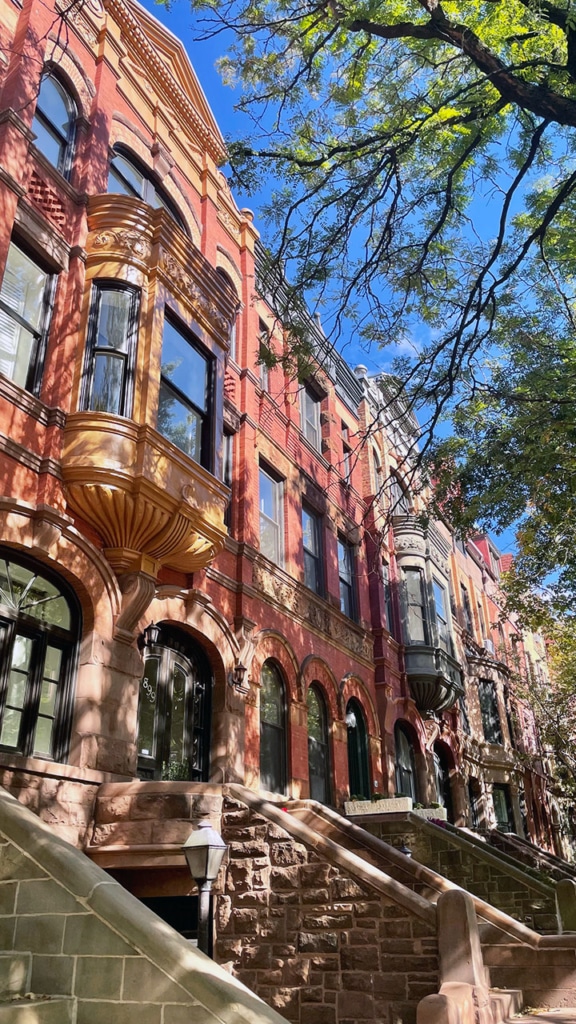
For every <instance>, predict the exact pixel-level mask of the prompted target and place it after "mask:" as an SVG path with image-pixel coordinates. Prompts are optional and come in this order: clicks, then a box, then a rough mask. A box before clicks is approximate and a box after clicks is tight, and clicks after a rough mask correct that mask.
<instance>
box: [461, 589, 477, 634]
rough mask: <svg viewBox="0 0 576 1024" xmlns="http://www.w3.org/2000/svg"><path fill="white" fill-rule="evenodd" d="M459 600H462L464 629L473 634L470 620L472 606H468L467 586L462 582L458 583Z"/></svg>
mask: <svg viewBox="0 0 576 1024" xmlns="http://www.w3.org/2000/svg"><path fill="white" fill-rule="evenodd" d="M460 600H461V602H462V618H463V620H464V629H465V630H466V631H467V632H468V633H470V635H473V634H474V625H473V622H472V608H471V606H470V596H469V594H468V587H467V586H466V585H465V584H464V583H461V584H460Z"/></svg>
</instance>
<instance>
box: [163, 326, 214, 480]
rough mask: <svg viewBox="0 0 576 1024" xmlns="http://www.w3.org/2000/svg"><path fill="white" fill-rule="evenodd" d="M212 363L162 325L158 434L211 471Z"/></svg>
mask: <svg viewBox="0 0 576 1024" xmlns="http://www.w3.org/2000/svg"><path fill="white" fill-rule="evenodd" d="M211 410H212V363H211V360H210V358H209V357H208V356H206V355H204V353H203V352H202V351H201V350H200V348H199V347H198V346H197V345H196V344H195V343H194V341H193V340H192V338H191V337H189V336H188V335H187V334H185V333H184V332H183V331H181V330H179V329H178V328H177V327H175V326H174V324H173V323H172V322H171V321H170V320H165V321H164V339H163V343H162V365H161V369H160V400H159V404H158V422H157V429H158V431H159V432H160V433H161V434H162V435H163V436H164V437H166V438H167V439H168V440H169V441H171V442H172V444H175V445H176V447H177V448H180V449H181V450H182V451H183V452H185V453H186V455H189V456H190V458H192V459H194V461H195V462H199V463H200V464H201V465H202V466H205V467H206V468H207V469H210V466H211V462H212V453H211V445H210V428H211Z"/></svg>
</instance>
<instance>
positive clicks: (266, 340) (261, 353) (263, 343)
mask: <svg viewBox="0 0 576 1024" xmlns="http://www.w3.org/2000/svg"><path fill="white" fill-rule="evenodd" d="M258 338H259V342H258V361H259V373H260V387H261V388H262V391H269V390H270V371H269V368H268V363H269V361H270V331H269V330H268V327H267V326H266V324H265V323H264V321H263V320H259V321H258Z"/></svg>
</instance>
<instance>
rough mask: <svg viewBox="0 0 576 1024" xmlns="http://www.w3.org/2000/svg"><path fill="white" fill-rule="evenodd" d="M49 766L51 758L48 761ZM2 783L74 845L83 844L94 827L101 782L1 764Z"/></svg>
mask: <svg viewBox="0 0 576 1024" xmlns="http://www.w3.org/2000/svg"><path fill="white" fill-rule="evenodd" d="M46 766H49V762H46ZM0 786H2V787H3V788H4V789H6V790H8V792H9V793H11V794H12V796H15V797H16V799H17V800H18V801H19V802H20V803H21V804H23V805H24V807H28V808H29V809H30V810H31V811H34V813H35V814H37V815H38V817H39V818H41V820H42V821H45V822H46V824H47V825H49V826H50V828H51V829H52V830H53V831H54V832H56V834H57V835H59V836H61V837H62V839H65V840H66V841H67V842H68V843H72V845H73V846H80V847H81V846H83V845H84V842H85V839H86V836H87V834H88V832H89V830H90V828H91V822H92V817H93V808H94V802H95V800H96V794H97V792H98V784H97V783H93V782H87V781H85V780H80V779H75V778H66V777H64V778H58V777H56V776H55V775H51V774H49V772H48V771H46V770H44V771H43V772H42V773H35V772H32V771H25V770H20V769H18V768H0Z"/></svg>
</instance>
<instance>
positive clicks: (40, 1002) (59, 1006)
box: [0, 954, 76, 1024]
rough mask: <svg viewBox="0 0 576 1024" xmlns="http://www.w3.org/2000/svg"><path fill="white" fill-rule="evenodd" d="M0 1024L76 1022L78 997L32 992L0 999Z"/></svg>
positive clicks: (67, 1023) (64, 1023)
mask: <svg viewBox="0 0 576 1024" xmlns="http://www.w3.org/2000/svg"><path fill="white" fill-rule="evenodd" d="M16 955H18V954H16ZM0 1024H76V997H75V996H37V995H33V994H32V993H31V994H30V995H29V996H15V997H14V998H13V999H9V1000H8V1001H3V1000H0Z"/></svg>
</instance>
